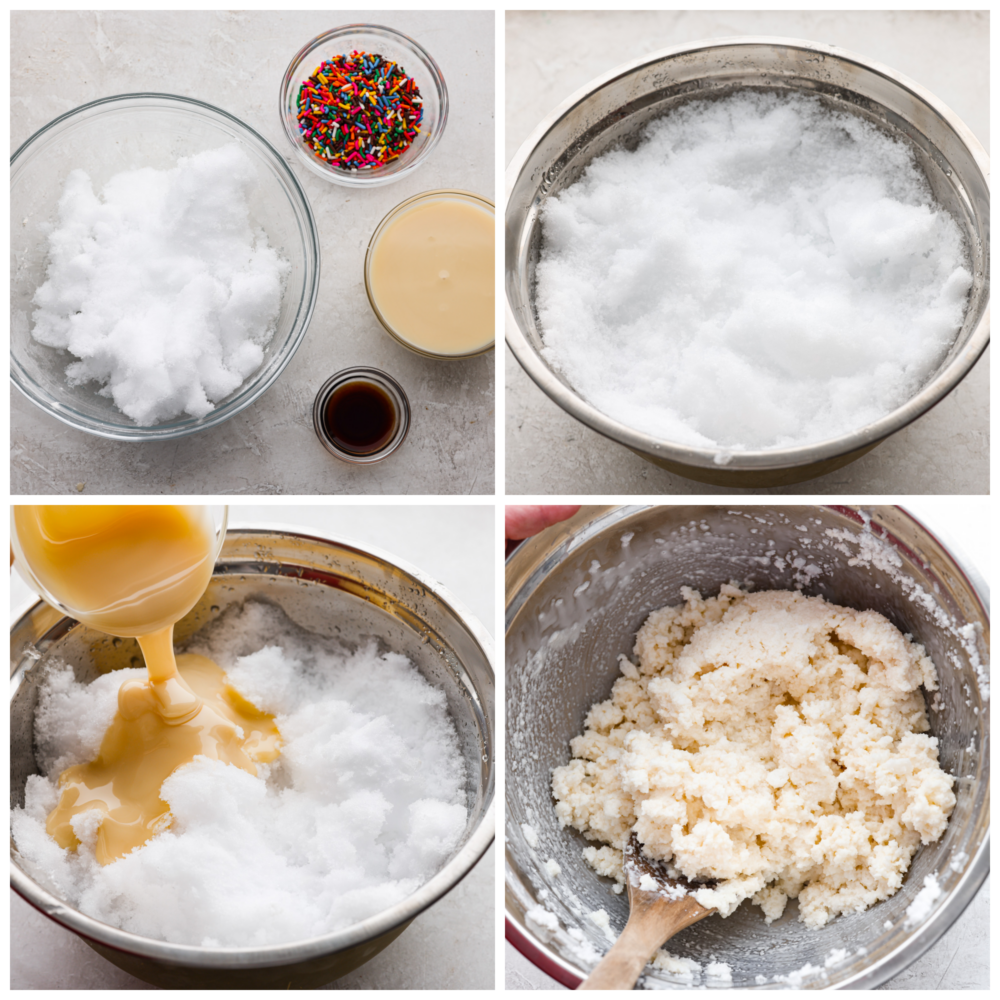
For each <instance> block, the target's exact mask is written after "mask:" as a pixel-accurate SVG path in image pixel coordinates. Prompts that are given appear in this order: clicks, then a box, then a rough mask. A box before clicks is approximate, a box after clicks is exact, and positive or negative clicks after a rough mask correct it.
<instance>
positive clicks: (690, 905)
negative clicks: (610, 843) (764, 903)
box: [577, 833, 716, 990]
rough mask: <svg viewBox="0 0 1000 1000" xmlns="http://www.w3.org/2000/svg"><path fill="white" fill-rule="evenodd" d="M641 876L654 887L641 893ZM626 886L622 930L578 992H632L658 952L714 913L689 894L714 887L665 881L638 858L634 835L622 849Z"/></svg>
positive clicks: (649, 863)
mask: <svg viewBox="0 0 1000 1000" xmlns="http://www.w3.org/2000/svg"><path fill="white" fill-rule="evenodd" d="M643 875H649V876H651V877H652V878H653V880H654V881H655V883H656V887H655V888H648V889H640V888H639V883H640V881H641V880H642V877H643ZM625 884H626V886H627V887H628V903H629V915H628V923H627V924H626V925H625V930H623V931H622V933H621V937H619V938H618V940H617V941H616V942H615V943H614V944H613V945H612V946H611V950H610V951H609V952H608V953H607V954H606V955H605V956H604V958H602V959H601V961H600V962H599V963H598V964H597V966H596V967H595V968H594V971H593V972H591V974H590V975H589V976H587V978H586V979H585V980H584V981H583V982H582V983H580V985H579V986H578V987H577V989H578V990H630V989H633V988H634V987H635V984H636V982H637V981H638V979H639V974H640V973H641V972H642V970H643V969H644V968H645V966H646V962H648V961H649V959H650V957H651V956H652V955H653V953H654V952H655V951H656V949H657V948H659V947H660V946H661V945H662V944H665V943H666V942H667V941H669V940H670V938H672V937H673V936H674V935H675V934H676V933H677V932H678V931H680V930H683V929H684V928H685V927H688V926H690V925H691V924H693V923H696V922H697V921H699V920H701V918H702V917H707V916H708V915H709V914H710V913H714V912H715V910H714V908H713V909H711V910H706V909H705V907H704V906H702V905H701V903H699V902H698V901H697V900H696V899H695V898H694V896H692V895H690V893H689V892H688V890H690V889H695V888H711V887H712V886H714V885H715V884H716V883H715V882H703V883H699V884H698V885H697V886H693V885H692V884H691V883H690V882H688V881H687V880H686V879H675V878H670V876H669V875H667V873H666V871H665V870H664V869H663V867H662V866H661V865H660V864H659V862H656V861H653V860H652V859H651V858H647V857H646V856H645V855H644V854H643V853H642V845H641V844H640V843H639V838H638V837H637V836H636V835H635V834H634V833H633V834H632V836H631V837H630V838H629V842H628V844H627V845H626V847H625ZM648 884H649V883H648V880H647V885H648Z"/></svg>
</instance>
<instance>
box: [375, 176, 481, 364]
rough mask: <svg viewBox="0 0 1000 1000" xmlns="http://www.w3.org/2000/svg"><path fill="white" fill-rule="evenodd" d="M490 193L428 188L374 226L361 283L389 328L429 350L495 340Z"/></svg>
mask: <svg viewBox="0 0 1000 1000" xmlns="http://www.w3.org/2000/svg"><path fill="white" fill-rule="evenodd" d="M494 232H495V208H494V205H493V202H492V201H489V200H488V199H486V198H482V197H480V196H479V195H477V194H472V193H471V192H468V191H448V190H442V191H425V192H423V194H418V195H415V196H414V197H412V198H408V199H407V200H406V201H404V202H401V203H400V204H399V205H397V206H396V207H395V208H394V209H393V210H392V211H391V212H390V213H389V214H388V215H387V216H386V217H385V218H384V219H383V220H382V221H381V222H380V223H379V224H378V226H377V228H376V229H375V232H374V233H373V234H372V238H371V240H370V241H369V243H368V252H367V253H366V254H365V290H366V291H367V293H368V301H369V302H370V303H371V307H372V310H373V312H374V313H375V316H376V317H377V318H378V321H379V322H380V323H381V324H382V326H383V327H384V328H385V330H386V332H387V333H388V334H389V335H390V336H392V337H393V338H395V339H396V340H398V341H399V343H401V344H402V345H403V346H404V347H408V348H409V349H410V350H411V351H414V352H416V353H417V354H422V355H424V356H425V357H430V358H471V357H474V356H475V355H477V354H485V353H486V351H489V350H491V349H492V348H493V343H494V339H495V323H494V290H495V280H494Z"/></svg>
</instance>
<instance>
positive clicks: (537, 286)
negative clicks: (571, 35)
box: [504, 36, 990, 487]
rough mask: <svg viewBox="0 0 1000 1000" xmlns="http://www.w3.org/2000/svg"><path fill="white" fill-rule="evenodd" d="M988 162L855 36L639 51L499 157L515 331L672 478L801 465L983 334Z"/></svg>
mask: <svg viewBox="0 0 1000 1000" xmlns="http://www.w3.org/2000/svg"><path fill="white" fill-rule="evenodd" d="M988 178H989V158H988V156H987V155H986V152H985V150H984V149H983V147H982V145H981V144H980V143H979V141H978V140H977V139H976V137H975V136H974V135H973V134H972V132H971V131H970V130H969V129H968V128H967V127H966V126H965V125H964V124H963V123H962V121H961V120H960V119H959V118H958V117H957V116H956V115H955V114H954V113H953V112H952V111H950V110H949V109H948V108H947V107H946V106H945V105H944V104H943V103H942V102H941V101H940V100H938V98H936V97H935V96H934V95H933V94H931V93H930V92H929V91H928V90H926V89H925V88H923V87H921V86H920V85H919V84H917V83H914V82H913V81H912V80H909V79H908V78H906V77H904V76H902V75H901V74H899V73H897V72H895V71H894V70H891V69H889V68H888V67H886V66H883V65H881V64H879V63H875V62H872V61H871V60H868V59H866V58H864V57H862V56H858V55H856V54H854V53H850V52H846V51H844V50H842V49H838V48H835V47H833V46H830V45H824V44H819V43H815V42H808V41H801V40H798V39H790V38H775V37H755V36H746V37H739V38H728V39H711V40H708V41H702V42H692V43H688V44H685V45H682V46H677V47H675V48H670V49H664V50H661V51H659V52H655V53H651V54H649V55H645V56H642V57H640V58H637V59H636V60H634V61H633V62H630V63H626V64H624V65H622V66H619V67H617V68H616V69H614V70H611V71H609V72H608V73H605V74H604V75H603V76H601V77H599V78H597V79H596V80H593V81H591V83H589V84H588V85H587V86H585V87H584V88H582V89H581V90H579V91H577V92H576V93H575V94H573V95H572V96H571V97H569V98H568V99H567V100H566V101H564V102H563V103H562V104H561V105H560V106H559V107H558V108H556V109H555V110H554V111H553V112H552V113H551V114H550V115H549V116H548V117H546V118H545V119H544V120H543V121H542V122H540V123H539V125H538V126H537V128H536V129H535V131H534V132H533V133H532V134H531V135H530V136H529V137H528V138H527V140H526V141H525V142H524V144H523V145H522V147H521V149H520V150H519V151H518V152H517V154H516V155H515V156H514V158H513V159H512V160H511V163H510V166H509V167H508V169H507V174H506V189H507V204H506V210H505V221H506V263H505V276H504V281H505V286H506V292H507V312H506V335H507V342H508V344H509V345H510V348H511V350H512V351H513V353H514V354H515V356H516V357H517V359H518V361H519V362H520V364H521V366H522V367H523V368H524V369H525V371H526V372H527V373H528V375H529V376H530V377H531V378H532V379H533V380H534V381H535V383H536V384H537V385H538V386H539V387H540V388H541V389H542V390H543V391H544V392H545V393H546V394H547V395H548V396H549V397H550V398H551V399H552V400H553V401H554V402H556V403H557V404H558V405H559V406H561V407H562V408H563V409H564V410H566V412H567V413H569V414H570V415H571V416H573V417H575V418H576V419H577V420H580V421H581V422H583V423H584V424H587V425H588V426H589V427H591V428H592V429H594V430H596V431H598V432H599V433H601V434H603V435H605V436H606V437H608V438H611V439H612V440H614V441H617V442H619V443H620V444H623V445H625V446H626V447H628V448H630V449H632V450H633V451H635V452H637V453H638V454H639V455H641V456H642V457H643V458H646V459H647V460H649V461H651V462H653V463H655V464H657V465H659V466H661V467H663V468H666V469H668V470H669V471H671V472H673V473H675V474H679V475H682V476H685V477H686V478H688V479H694V480H697V481H700V482H706V483H711V484H713V485H717V486H729V487H761V486H784V485H788V484H791V483H797V482H802V481H805V480H808V479H813V478H815V477H816V476H819V475H822V474H824V473H828V472H832V471H834V470H835V469H838V468H841V467H842V466H844V465H846V464H848V463H849V462H852V461H854V460H855V459H857V458H860V457H861V456H862V455H864V454H865V453H866V452H868V451H870V450H871V449H872V448H874V447H875V446H876V445H877V444H878V443H879V442H880V441H882V440H884V439H885V438H887V437H888V436H889V435H891V434H894V433H896V432H897V431H899V430H901V429H902V428H903V427H905V426H906V425H907V424H909V423H911V422H912V421H914V420H916V419H917V418H918V417H920V416H921V415H922V414H924V413H926V412H927V411H928V410H929V409H930V408H931V407H932V406H934V405H935V404H936V403H938V402H940V401H941V400H942V399H943V398H944V397H945V396H946V395H947V394H948V393H949V392H951V391H952V390H953V389H954V388H955V387H956V386H957V385H958V384H959V382H960V381H961V380H962V379H963V378H964V377H965V375H966V374H968V372H969V371H970V370H971V369H972V367H973V365H975V363H976V362H977V360H978V359H979V357H980V356H981V355H982V353H983V351H984V350H985V349H986V345H987V343H988V342H989V284H990V283H989V182H988ZM984 430H985V429H984ZM917 458H918V456H916V455H914V459H915V460H916V459H917Z"/></svg>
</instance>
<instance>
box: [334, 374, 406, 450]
mask: <svg viewBox="0 0 1000 1000" xmlns="http://www.w3.org/2000/svg"><path fill="white" fill-rule="evenodd" d="M398 422H399V416H398V414H397V412H396V404H395V402H394V401H393V399H392V397H391V396H390V395H389V393H387V392H386V391H385V389H383V388H382V387H381V386H379V385H375V383H373V382H367V381H364V380H361V379H358V380H357V381H354V382H347V383H346V384H345V385H342V386H340V387H339V388H337V389H335V390H334V391H333V393H332V394H331V395H330V398H329V399H328V400H327V403H326V408H325V410H324V412H323V425H324V427H325V428H326V432H327V434H328V435H329V436H330V440H331V441H333V443H334V444H335V445H336V446H337V447H338V448H340V449H341V450H343V451H346V452H348V453H349V454H351V455H371V454H374V453H375V452H377V451H381V450H382V449H383V448H384V447H385V446H386V445H387V444H388V443H389V442H390V441H391V440H392V437H393V435H394V434H395V433H396V425H397V424H398Z"/></svg>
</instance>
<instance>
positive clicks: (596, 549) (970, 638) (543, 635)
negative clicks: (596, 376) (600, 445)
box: [506, 506, 989, 988]
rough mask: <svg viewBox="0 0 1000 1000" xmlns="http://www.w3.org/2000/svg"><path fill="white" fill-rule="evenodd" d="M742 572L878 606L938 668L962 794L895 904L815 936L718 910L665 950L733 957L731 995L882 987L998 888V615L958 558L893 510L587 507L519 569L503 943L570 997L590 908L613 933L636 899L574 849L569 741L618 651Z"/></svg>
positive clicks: (941, 711) (607, 680)
mask: <svg viewBox="0 0 1000 1000" xmlns="http://www.w3.org/2000/svg"><path fill="white" fill-rule="evenodd" d="M793 550H794V553H793ZM852 563H853V565H852ZM817 571H818V572H817ZM734 579H735V580H738V581H741V582H745V583H749V584H751V585H752V589H753V590H755V591H760V590H770V589H784V590H795V589H801V590H802V591H803V592H804V593H806V594H810V595H821V596H823V597H824V598H826V599H827V600H829V601H831V602H833V603H838V604H842V605H845V606H848V607H853V608H858V609H872V610H875V611H878V612H880V613H881V614H883V615H885V616H886V617H887V618H888V619H889V620H890V621H891V622H893V624H895V625H896V626H897V627H898V628H899V629H900V630H901V631H903V632H904V633H912V635H913V637H914V639H915V641H917V642H920V643H922V644H923V645H924V646H925V647H926V649H927V652H928V655H929V656H930V657H931V658H932V660H934V662H935V663H936V664H937V665H938V673H939V681H940V692H939V697H936V698H934V699H930V698H929V699H928V718H929V720H930V732H931V735H933V736H936V737H937V738H938V740H939V752H940V762H941V766H942V768H943V769H944V770H945V771H947V772H949V773H950V774H952V775H954V776H955V777H956V781H955V785H954V792H955V795H956V797H957V800H958V801H957V804H956V806H955V809H954V811H953V813H952V816H951V820H950V822H949V824H948V826H947V828H946V830H945V833H944V835H943V836H942V837H941V839H940V840H939V841H937V842H935V843H932V844H930V845H928V846H926V847H923V848H922V849H921V850H920V851H919V852H918V853H917V854H916V856H915V857H914V860H913V863H912V865H911V867H910V870H909V873H908V875H907V876H906V879H905V881H904V882H903V885H902V888H901V889H900V890H899V891H898V892H897V893H896V894H895V895H894V896H892V897H891V898H889V899H888V900H886V901H885V902H883V903H880V904H878V905H876V906H874V907H872V908H871V909H869V910H866V911H864V912H862V913H851V914H847V915H845V916H841V917H838V918H836V919H835V920H833V921H831V922H830V923H829V924H827V925H826V926H824V927H822V928H820V929H818V930H809V929H808V928H806V927H805V926H804V925H803V924H802V923H800V922H799V921H798V910H797V906H793V905H792V904H789V906H788V908H787V909H786V911H785V914H784V915H783V916H782V917H781V918H780V919H779V920H776V921H775V922H774V923H772V924H770V925H766V924H765V923H764V920H763V918H762V916H761V914H760V912H759V911H758V910H756V909H754V908H752V907H751V906H750V905H749V904H744V905H742V906H741V907H740V908H738V909H737V911H736V912H735V913H733V914H732V915H731V916H730V917H728V918H725V920H723V918H721V917H719V916H717V915H714V916H712V917H709V918H707V919H706V920H703V921H701V922H700V923H698V924H696V925H694V926H693V927H691V928H689V929H687V930H685V931H683V932H682V933H681V934H680V935H678V936H677V937H676V938H675V939H673V941H672V942H671V945H670V946H669V950H670V951H671V953H672V954H675V955H680V956H683V957H684V958H688V959H693V960H694V961H696V962H698V963H699V965H701V966H703V967H704V966H707V965H708V964H709V963H710V962H713V961H719V962H724V963H727V964H728V965H729V966H730V968H731V970H732V983H731V985H732V986H733V987H737V988H741V987H742V988H755V987H757V986H758V985H762V984H760V983H758V981H757V977H758V976H762V977H764V979H765V980H766V982H767V984H768V985H770V987H771V988H774V979H773V977H774V976H776V975H779V976H781V975H783V976H786V977H789V976H791V975H792V974H794V973H796V972H798V971H800V970H803V969H804V968H805V967H806V966H807V965H809V966H811V967H813V968H814V969H815V970H817V971H816V973H815V974H814V975H813V976H812V978H809V977H806V981H805V985H808V986H810V987H814V988H823V987H837V988H845V987H849V988H873V987H874V986H877V985H879V984H880V983H882V982H884V981H886V980H887V979H889V978H890V977H891V976H893V975H895V974H896V973H898V972H899V971H901V970H902V969H903V968H905V967H906V966H907V965H908V964H909V963H911V962H912V961H914V960H915V959H916V958H917V957H918V956H919V955H920V954H921V953H922V952H924V951H925V950H926V949H927V948H929V947H930V946H931V945H932V944H933V943H934V942H935V941H936V940H937V939H938V938H939V937H940V936H941V934H943V933H944V931H945V930H947V928H948V927H949V926H950V925H951V924H952V922H953V921H954V920H955V919H956V917H957V916H958V914H959V913H961V911H962V909H963V908H964V907H965V905H966V904H967V903H968V902H969V900H970V899H971V898H972V897H973V895H975V892H976V890H977V889H978V888H979V886H980V885H981V884H982V881H983V879H984V878H985V877H986V873H987V871H988V865H989V861H988V825H989V749H988V747H989V740H988V708H989V704H988V693H987V689H986V685H985V683H981V682H985V673H984V672H985V669H986V668H985V664H986V663H987V653H988V643H989V619H988V612H987V598H986V596H985V588H984V586H983V585H982V584H981V582H980V581H979V580H978V578H977V576H976V574H975V572H974V571H973V570H972V569H971V568H970V567H969V566H968V565H967V564H965V563H963V561H962V557H961V556H959V555H957V554H956V553H955V552H954V551H949V550H948V548H947V547H946V546H945V545H944V544H943V543H942V542H941V541H940V540H939V539H937V538H936V537H935V536H934V535H932V534H931V533H930V532H928V531H927V530H926V529H925V528H924V527H923V526H922V525H920V524H919V523H918V522H917V521H915V520H914V519H913V518H912V517H910V516H909V515H908V514H907V513H906V512H905V511H902V510H900V509H898V508H878V509H875V510H873V511H871V512H865V511H860V510H858V509H855V508H849V507H814V508H809V507H781V508H778V507H770V506H766V507H753V508H750V509H745V510H739V509H738V508H733V507H730V508H713V507H697V506H677V507H660V508H657V507H626V508H618V509H609V508H604V509H599V511H598V512H597V513H596V514H595V511H594V509H593V508H591V509H590V511H589V512H587V511H584V512H581V514H580V515H578V516H577V517H576V518H575V519H574V520H572V521H570V522H567V524H566V525H565V526H559V527H557V528H553V529H549V531H547V532H544V533H543V534H542V535H540V536H537V537H536V538H535V539H532V540H529V541H528V542H527V543H525V544H524V545H523V546H522V547H521V549H519V550H518V551H517V552H515V553H514V555H513V556H512V557H511V558H510V560H509V561H508V566H507V598H506V600H507V620H506V648H507V667H506V669H507V678H508V681H507V691H508V694H507V709H506V718H507V733H506V745H507V747H508V771H507V796H506V803H507V816H506V833H507V855H506V865H507V867H506V905H507V920H508V937H509V938H510V939H511V940H512V942H513V943H514V944H515V946H517V947H518V948H520V950H522V952H524V953H525V954H526V955H528V957H529V958H531V959H532V960H533V961H535V963H536V964H538V965H539V966H540V967H541V968H543V969H545V971H547V972H548V973H549V974H550V975H553V976H555V977H556V978H558V979H559V980H560V981H561V982H563V983H565V984H567V985H569V986H575V985H576V984H577V983H578V982H579V980H580V979H581V978H583V976H584V975H585V974H586V972H587V971H589V967H590V965H591V963H592V961H593V960H594V956H595V955H599V954H600V953H601V952H603V951H604V950H605V949H606V948H607V945H608V940H607V937H606V935H605V934H604V933H603V932H602V931H601V930H600V929H599V927H598V926H597V925H596V924H595V923H593V922H592V920H591V919H590V918H589V917H588V914H589V913H592V912H595V911H597V910H598V909H604V910H605V911H606V912H607V913H608V914H609V915H610V922H611V926H612V928H614V930H615V931H620V930H621V928H622V926H623V925H624V923H625V919H626V917H627V912H628V907H627V903H626V901H625V899H624V896H619V895H615V894H614V893H613V892H612V889H611V887H612V882H611V880H610V879H605V878H601V877H599V876H597V875H596V874H595V873H594V871H593V869H591V868H590V866H589V865H588V864H587V863H586V862H585V861H584V859H583V857H582V856H581V851H582V850H583V848H584V847H586V846H590V845H591V844H592V842H591V841H587V840H585V839H584V837H583V836H582V835H580V834H578V833H576V832H575V831H573V830H571V829H568V828H567V829H560V828H559V823H558V820H557V818H556V813H555V809H554V806H553V799H552V792H551V770H552V768H553V767H556V766H559V765H562V764H565V763H566V762H567V761H568V760H569V756H570V750H569V743H570V740H571V739H572V738H573V737H575V736H576V735H577V734H578V733H580V732H581V731H582V729H583V719H584V717H585V715H586V714H587V711H588V710H589V709H590V706H591V705H592V704H593V703H594V702H595V701H600V700H602V699H604V698H605V697H607V695H608V693H609V692H610V690H611V685H612V683H613V682H614V680H615V679H616V677H617V676H618V674H619V670H618V666H617V657H618V655H619V654H620V653H626V654H629V655H630V654H631V651H632V646H633V643H634V641H635V634H636V631H637V630H638V628H639V626H640V625H642V623H643V621H644V620H645V618H646V616H647V615H648V614H649V612H650V611H652V610H654V609H656V608H659V607H662V606H664V605H666V604H680V603H682V600H681V595H680V588H681V587H682V586H692V587H694V588H695V589H696V590H699V591H700V592H701V593H702V594H703V595H705V596H708V595H714V594H716V593H718V591H719V588H720V587H721V586H722V585H723V584H725V583H728V582H729V581H730V580H734ZM549 859H552V860H553V861H554V862H555V865H556V866H558V869H560V871H559V874H558V875H556V876H553V875H552V874H551V873H552V872H553V871H555V870H556V867H555V866H552V865H548V864H547V862H548V861H549ZM932 874H934V875H936V877H937V880H938V882H939V884H940V886H941V888H942V890H943V893H942V896H941V897H940V898H939V899H938V900H937V901H936V903H935V904H934V906H933V907H932V908H931V911H930V913H929V914H928V915H927V916H926V917H923V918H921V919H920V920H917V921H913V920H912V919H911V920H910V923H909V924H908V915H907V910H908V908H909V907H910V906H911V905H912V904H913V902H914V899H915V898H916V896H917V895H918V893H919V892H920V890H921V889H922V888H923V887H924V880H925V878H926V877H927V876H928V875H932ZM539 908H540V909H541V910H544V911H547V912H548V914H550V915H551V917H544V915H543V920H545V921H548V924H549V926H545V925H544V923H543V924H540V923H539V922H538V919H537V918H538V914H539ZM529 911H531V912H532V917H531V918H529V916H528V914H529ZM887 923H888V924H889V926H888V927H886V924H887ZM862 949H864V952H863V953H862V951H861V950H862ZM840 951H843V952H844V953H845V954H844V957H843V958H842V959H840V960H838V961H835V962H834V963H832V964H831V966H830V967H829V968H827V967H826V965H825V962H826V959H827V958H828V957H829V956H830V955H831V954H833V953H834V952H840ZM647 972H649V974H650V976H651V977H652V978H653V979H654V980H655V981H656V985H659V986H666V987H682V986H687V987H688V988H690V987H691V985H692V981H691V979H690V978H686V979H685V978H682V977H681V976H679V975H678V974H676V973H671V972H666V971H660V970H657V971H655V972H651V971H650V970H649V969H648V967H647ZM702 983H703V980H697V979H696V981H695V983H694V985H701V984H702Z"/></svg>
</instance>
